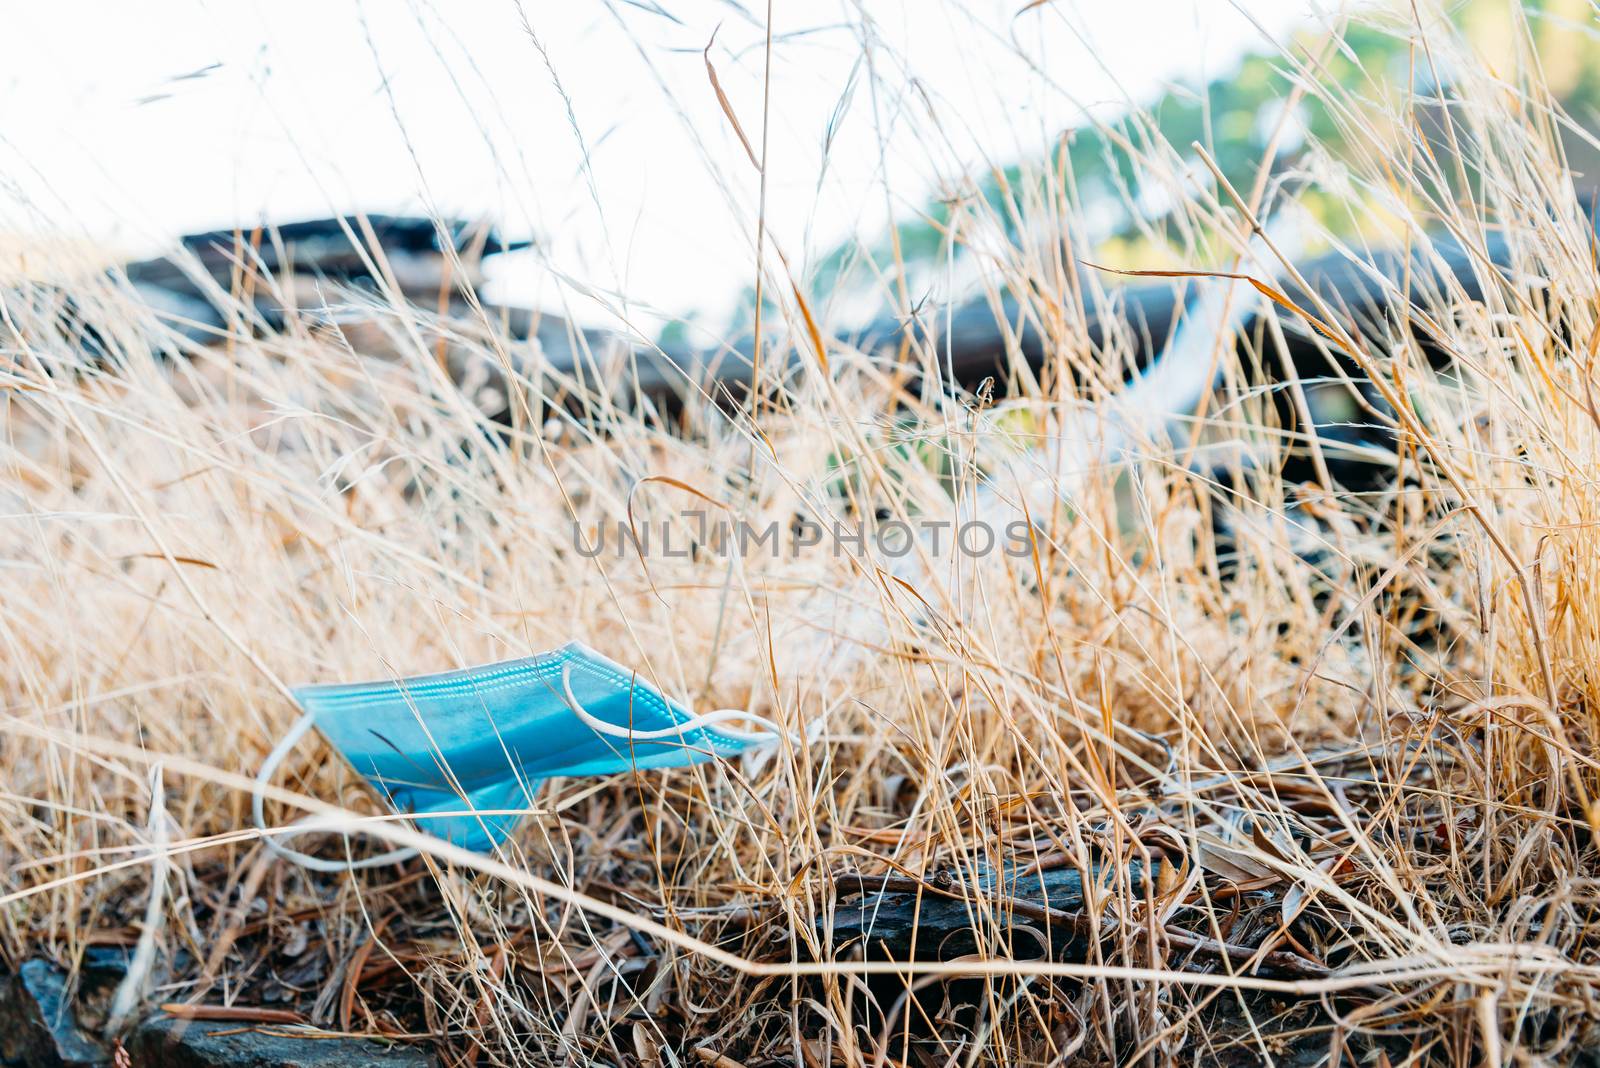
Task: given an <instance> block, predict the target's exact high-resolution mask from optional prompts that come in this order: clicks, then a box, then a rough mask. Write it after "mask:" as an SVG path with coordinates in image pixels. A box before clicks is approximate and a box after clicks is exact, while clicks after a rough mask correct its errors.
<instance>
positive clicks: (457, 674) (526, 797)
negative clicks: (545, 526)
mask: <svg viewBox="0 0 1600 1068" xmlns="http://www.w3.org/2000/svg"><path fill="white" fill-rule="evenodd" d="M294 696H295V699H296V700H297V701H298V702H299V703H300V706H301V708H303V709H304V710H305V715H303V716H301V717H300V719H299V720H298V721H297V722H296V723H295V725H294V726H293V727H292V728H290V730H289V732H288V733H287V734H285V735H284V736H283V738H282V740H280V741H279V742H278V745H277V746H276V747H275V748H274V749H273V751H272V753H271V754H270V755H269V756H268V757H267V759H266V761H265V763H263V764H262V766H261V772H260V774H259V775H257V777H256V784H257V789H256V792H255V794H254V797H253V798H252V814H253V815H254V817H255V822H256V827H257V828H258V829H259V830H261V831H262V832H264V833H263V839H262V840H263V841H264V842H265V843H266V845H267V848H268V849H270V850H271V851H272V852H274V853H276V854H277V855H278V856H281V857H284V858H286V859H288V860H291V861H294V862H295V863H297V864H300V865H302V866H304V867H307V868H312V869H315V870H318V871H344V870H346V869H347V868H367V867H376V866H378V865H382V864H392V863H395V862H396V861H400V860H404V859H406V858H408V857H411V856H415V855H416V853H417V850H415V849H397V850H392V851H390V852H387V853H383V854H381V855H379V856H374V857H366V858H364V859H362V860H359V861H354V862H349V861H334V860H324V859H321V858H318V857H313V856H309V855H308V854H305V853H300V852H297V851H295V850H292V849H289V848H287V847H286V846H284V845H283V844H282V843H281V842H279V841H277V840H276V837H289V836H292V835H294V834H296V833H307V832H310V831H312V830H315V829H316V828H315V826H314V824H315V820H314V819H313V820H310V821H306V823H307V825H306V826H303V827H300V829H299V830H296V829H293V828H291V829H290V830H289V831H288V833H287V834H283V833H281V832H280V834H279V835H277V836H276V837H275V836H274V835H272V834H268V833H265V832H266V830H267V828H266V821H265V818H264V815H263V802H264V798H263V796H262V789H261V788H262V787H264V786H265V785H266V784H267V783H268V782H270V781H271V779H272V776H273V773H274V772H276V771H277V769H278V766H279V765H280V764H281V763H282V762H283V760H284V758H285V757H287V756H288V754H289V752H290V751H291V750H292V749H293V748H294V747H295V745H296V744H298V743H299V741H300V739H301V738H303V737H304V736H305V734H306V732H307V731H308V730H310V729H311V728H312V727H316V728H317V730H318V731H320V732H321V734H322V736H323V737H324V738H326V739H327V740H328V742H329V743H330V744H332V745H333V747H334V748H335V749H337V750H338V751H339V754H340V755H341V756H343V757H344V759H345V760H346V761H347V762H348V763H349V764H350V766H351V767H352V768H354V769H355V771H356V772H358V773H359V774H360V775H362V776H363V777H364V778H365V779H366V780H367V782H368V783H370V784H371V785H372V787H373V789H374V790H376V791H377V792H378V794H379V796H380V797H383V798H384V799H385V800H387V801H388V802H389V804H390V806H391V807H392V808H393V809H394V810H395V812H397V813H399V814H402V815H406V816H410V817H412V818H413V819H415V820H416V822H417V825H418V827H419V828H420V829H422V830H424V831H427V832H429V833H432V834H434V835H436V836H438V837H439V838H442V839H444V840H445V841H447V842H450V843H451V844H453V845H458V846H462V847H464V848H466V849H472V850H477V851H479V852H486V851H488V850H490V849H492V848H493V847H494V846H495V845H497V844H499V843H500V842H501V841H503V840H504V839H505V838H506V836H507V835H509V834H510V833H511V831H512V830H513V829H514V827H515V826H516V824H517V822H518V820H519V819H520V818H521V817H522V815H523V814H524V813H525V812H526V810H527V809H528V808H529V807H531V805H532V797H533V792H534V790H535V788H536V786H537V784H538V782H539V780H541V779H548V778H554V777H556V776H572V775H608V774H611V773H614V772H621V771H630V770H633V769H645V768H668V767H681V766H683V765H686V764H695V763H699V762H700V761H704V760H710V759H712V758H714V757H730V756H734V755H736V754H738V753H741V752H743V751H744V750H746V749H748V748H749V747H751V746H753V745H758V744H763V743H770V742H774V741H776V740H778V739H779V738H781V737H783V736H784V735H785V733H786V732H784V731H783V730H782V729H780V728H778V727H777V726H775V725H773V724H771V723H770V722H768V721H766V720H764V719H762V718H761V717H759V716H754V715H751V714H750V713H747V712H744V711H741V710H738V709H720V710H718V711H715V712H707V713H704V714H702V715H698V716H697V715H691V714H690V713H689V712H688V711H687V710H686V709H684V708H683V707H682V706H681V705H679V704H677V703H676V702H674V701H672V700H670V699H668V698H667V697H665V696H664V695H663V694H662V693H661V692H660V691H659V690H657V689H656V688H655V687H653V686H651V685H650V684H649V683H647V682H645V681H644V680H642V679H641V678H639V677H638V675H637V674H635V673H634V672H631V671H629V670H627V669H626V668H623V667H622V666H620V665H618V664H615V663H613V662H612V661H610V660H608V659H606V658H605V657H603V656H601V655H600V654H599V653H597V652H595V651H594V650H592V649H590V648H588V647H587V646H585V645H583V644H582V643H580V642H569V643H568V644H566V645H564V646H562V647H561V648H559V649H556V650H554V651H552V652H548V653H540V654H538V655H536V656H531V657H526V658H524V659H521V660H507V661H504V662H502V663H498V664H487V665H484V666H482V667H475V668H467V669H466V670H463V671H449V672H444V673H442V674H437V675H418V676H415V677H413V678H408V679H398V680H394V681H388V682H358V683H350V684H336V685H329V686H305V687H301V688H299V689H297V690H295V691H294ZM730 720H748V721H751V722H753V723H756V724H760V725H761V726H762V727H764V728H765V729H763V730H761V731H760V732H752V733H746V732H743V731H734V730H729V729H726V728H724V729H713V728H714V727H715V726H716V725H717V724H721V723H726V722H728V721H730Z"/></svg>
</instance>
